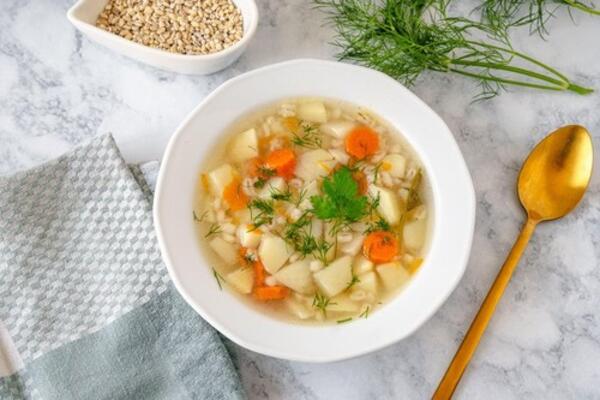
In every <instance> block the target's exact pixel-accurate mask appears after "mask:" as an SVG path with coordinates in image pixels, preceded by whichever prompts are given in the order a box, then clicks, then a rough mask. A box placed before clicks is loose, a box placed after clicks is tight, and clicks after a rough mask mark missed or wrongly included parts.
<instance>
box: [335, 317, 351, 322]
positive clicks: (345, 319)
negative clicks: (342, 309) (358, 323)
mask: <svg viewBox="0 0 600 400" xmlns="http://www.w3.org/2000/svg"><path fill="white" fill-rule="evenodd" d="M350 321H352V317H348V318H344V319H338V320H337V321H335V322H337V323H338V324H345V323H346V322H350Z"/></svg>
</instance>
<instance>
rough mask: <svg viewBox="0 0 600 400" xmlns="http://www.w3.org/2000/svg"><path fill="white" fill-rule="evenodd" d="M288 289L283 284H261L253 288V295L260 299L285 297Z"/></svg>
mask: <svg viewBox="0 0 600 400" xmlns="http://www.w3.org/2000/svg"><path fill="white" fill-rule="evenodd" d="M288 293H289V289H288V288H286V287H285V286H263V287H257V288H255V289H254V297H255V298H256V299H257V300H260V301H269V300H281V299H285V298H286V297H287V295H288Z"/></svg>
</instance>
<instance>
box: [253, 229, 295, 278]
mask: <svg viewBox="0 0 600 400" xmlns="http://www.w3.org/2000/svg"><path fill="white" fill-rule="evenodd" d="M291 255H292V249H290V248H289V246H288V245H287V243H286V242H285V241H284V240H283V239H282V238H280V237H279V236H273V235H270V234H269V235H267V234H265V235H263V237H262V240H261V242H260V246H259V247H258V256H259V257H260V261H262V263H263V265H264V267H265V269H266V270H267V272H269V273H270V274H274V273H275V272H277V271H279V268H281V267H282V266H283V264H285V262H286V261H287V260H288V258H290V256H291Z"/></svg>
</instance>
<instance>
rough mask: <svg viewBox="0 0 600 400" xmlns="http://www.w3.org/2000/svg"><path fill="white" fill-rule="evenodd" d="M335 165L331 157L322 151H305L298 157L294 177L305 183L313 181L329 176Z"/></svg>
mask: <svg viewBox="0 0 600 400" xmlns="http://www.w3.org/2000/svg"><path fill="white" fill-rule="evenodd" d="M335 163H336V161H335V159H334V158H333V156H332V155H331V154H329V152H327V151H325V150H323V149H316V150H311V151H307V152H306V153H303V154H302V155H301V156H300V157H299V160H298V165H297V166H296V176H298V177H299V178H301V179H304V180H305V181H306V182H309V181H313V180H315V179H317V178H319V177H321V176H326V175H329V173H330V172H331V170H332V169H333V167H334V166H335Z"/></svg>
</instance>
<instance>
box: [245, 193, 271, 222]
mask: <svg viewBox="0 0 600 400" xmlns="http://www.w3.org/2000/svg"><path fill="white" fill-rule="evenodd" d="M248 209H249V210H250V219H252V225H253V226H254V228H253V229H257V228H258V227H260V226H262V225H265V224H270V223H271V222H272V221H273V214H274V213H275V208H274V207H273V202H272V201H270V200H263V199H254V200H252V201H251V202H250V203H249V204H248ZM254 210H256V212H255V211H254Z"/></svg>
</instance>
